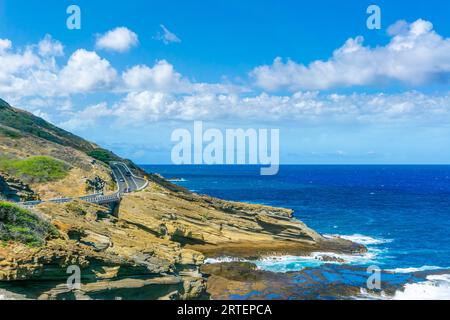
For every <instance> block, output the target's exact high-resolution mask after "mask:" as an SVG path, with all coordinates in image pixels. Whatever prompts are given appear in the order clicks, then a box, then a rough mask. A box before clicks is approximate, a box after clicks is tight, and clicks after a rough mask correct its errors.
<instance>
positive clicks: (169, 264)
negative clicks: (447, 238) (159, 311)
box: [0, 100, 366, 299]
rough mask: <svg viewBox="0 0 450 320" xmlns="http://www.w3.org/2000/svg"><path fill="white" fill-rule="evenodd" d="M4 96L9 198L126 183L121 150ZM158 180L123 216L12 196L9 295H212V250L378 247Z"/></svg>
mask: <svg viewBox="0 0 450 320" xmlns="http://www.w3.org/2000/svg"><path fill="white" fill-rule="evenodd" d="M0 105H1V106H0V196H1V197H2V198H4V199H6V200H9V201H17V200H25V199H34V198H42V199H48V198H54V197H67V196H75V195H81V194H85V193H87V192H93V190H87V186H88V185H89V183H88V182H89V181H93V180H95V179H100V180H101V181H103V182H104V183H105V185H106V188H105V190H104V191H106V192H107V191H108V190H114V188H115V186H114V183H113V181H112V178H111V169H110V168H109V166H108V165H107V164H106V162H107V161H108V160H109V159H110V158H111V157H113V158H116V159H120V158H119V157H118V156H116V155H114V154H113V153H112V152H109V151H107V150H104V149H101V148H100V147H98V146H96V145H95V144H93V143H90V142H88V141H86V140H84V139H82V138H80V137H77V136H75V135H73V134H71V133H69V132H66V131H64V130H62V129H59V128H57V127H55V126H53V125H51V124H49V123H48V122H46V121H45V120H43V119H40V118H38V117H35V116H33V115H31V114H29V113H27V112H24V111H21V110H18V109H15V108H12V107H11V106H9V105H8V104H7V103H6V102H4V101H3V100H0ZM94 157H95V159H94ZM130 165H133V164H130ZM134 168H135V170H136V171H139V170H140V169H139V168H137V167H134ZM138 173H142V172H141V171H140V172H138ZM148 178H149V180H150V183H149V185H148V186H147V188H146V189H145V190H143V191H140V192H135V193H131V194H127V195H125V196H124V197H123V199H122V201H121V203H120V205H119V207H118V210H116V211H115V215H112V214H111V211H110V209H109V208H107V207H102V206H98V205H94V204H88V203H84V202H82V201H78V200H77V201H73V202H70V203H66V204H56V203H43V204H40V205H39V206H37V207H36V208H33V209H32V210H24V209H22V208H19V207H17V206H14V205H13V204H11V203H10V202H4V201H0V241H1V243H0V292H1V293H2V295H5V292H7V294H6V295H7V296H9V297H11V298H17V297H22V298H25V297H26V298H32V299H115V298H122V299H127V298H128V299H133V298H134V299H194V298H195V299H196V298H208V289H207V287H208V284H207V283H208V278H207V276H205V275H203V274H202V273H201V272H200V267H201V266H202V265H203V264H204V261H205V258H208V257H222V256H227V257H236V258H252V259H255V258H260V257H265V256H270V255H308V254H311V253H312V252H315V251H321V252H338V253H346V254H353V253H361V252H364V251H365V250H366V249H365V248H364V247H363V246H360V245H357V244H355V243H352V242H350V241H347V240H343V239H339V238H332V239H329V238H324V237H323V236H321V235H320V234H319V233H317V232H315V231H314V230H311V229H310V228H308V227H307V226H306V225H305V224H303V223H302V222H300V221H298V220H296V219H294V218H293V212H292V210H289V209H283V208H274V207H268V206H262V205H256V204H245V203H237V202H230V201H224V200H220V199H216V198H212V197H209V196H206V195H198V194H195V193H192V192H190V191H188V190H185V189H183V188H181V187H178V186H176V185H173V184H171V183H170V182H168V181H166V180H165V179H164V178H163V177H161V176H159V175H157V174H154V175H148ZM70 266H78V267H79V268H80V269H81V272H82V277H81V280H82V283H83V285H82V288H81V290H71V289H70V288H68V287H67V286H66V280H67V276H68V275H67V268H68V267H70ZM35 281H39V286H35V283H36V282H35ZM221 281H223V282H224V284H226V283H227V282H228V280H227V279H225V278H223V279H222V280H221ZM215 283H216V284H217V277H216V278H215Z"/></svg>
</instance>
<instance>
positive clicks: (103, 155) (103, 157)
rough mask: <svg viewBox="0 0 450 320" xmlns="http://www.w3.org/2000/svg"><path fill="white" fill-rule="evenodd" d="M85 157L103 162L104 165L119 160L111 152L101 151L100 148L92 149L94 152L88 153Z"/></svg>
mask: <svg viewBox="0 0 450 320" xmlns="http://www.w3.org/2000/svg"><path fill="white" fill-rule="evenodd" d="M87 155H88V156H90V157H92V158H94V159H96V160H98V161H101V162H104V163H109V162H110V161H117V160H119V158H118V157H117V156H116V155H115V154H114V153H112V152H111V151H108V150H105V149H101V148H98V149H94V150H92V151H90V152H88V153H87Z"/></svg>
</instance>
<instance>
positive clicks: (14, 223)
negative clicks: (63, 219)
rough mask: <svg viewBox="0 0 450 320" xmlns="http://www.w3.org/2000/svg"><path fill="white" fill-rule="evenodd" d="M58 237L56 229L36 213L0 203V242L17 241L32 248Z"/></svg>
mask: <svg viewBox="0 0 450 320" xmlns="http://www.w3.org/2000/svg"><path fill="white" fill-rule="evenodd" d="M56 236H58V231H57V230H56V228H55V227H54V226H53V225H52V224H50V223H49V222H47V221H44V220H43V219H41V218H40V217H38V216H37V215H35V214H34V213H32V212H30V211H28V210H25V209H22V208H20V207H18V206H16V205H13V204H11V203H9V202H3V201H0V240H1V241H3V242H9V241H15V242H20V243H24V244H26V245H28V246H31V247H39V246H42V245H44V244H45V240H46V239H48V238H49V237H56Z"/></svg>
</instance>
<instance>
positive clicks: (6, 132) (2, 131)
mask: <svg viewBox="0 0 450 320" xmlns="http://www.w3.org/2000/svg"><path fill="white" fill-rule="evenodd" d="M0 136H5V137H8V138H11V139H19V138H22V135H21V134H20V133H19V132H17V131H13V130H10V129H7V128H3V127H0Z"/></svg>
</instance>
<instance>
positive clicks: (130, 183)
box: [109, 162, 147, 194]
mask: <svg viewBox="0 0 450 320" xmlns="http://www.w3.org/2000/svg"><path fill="white" fill-rule="evenodd" d="M109 165H110V166H111V169H112V171H113V174H114V178H115V179H116V183H117V185H118V187H119V188H118V189H119V190H118V191H119V192H120V193H122V194H123V193H128V192H134V191H136V190H141V189H143V188H144V187H146V186H147V180H145V179H143V178H141V177H138V176H135V175H134V174H133V173H132V172H131V170H130V168H128V166H127V165H126V164H124V163H122V162H111V163H110V164H109Z"/></svg>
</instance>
